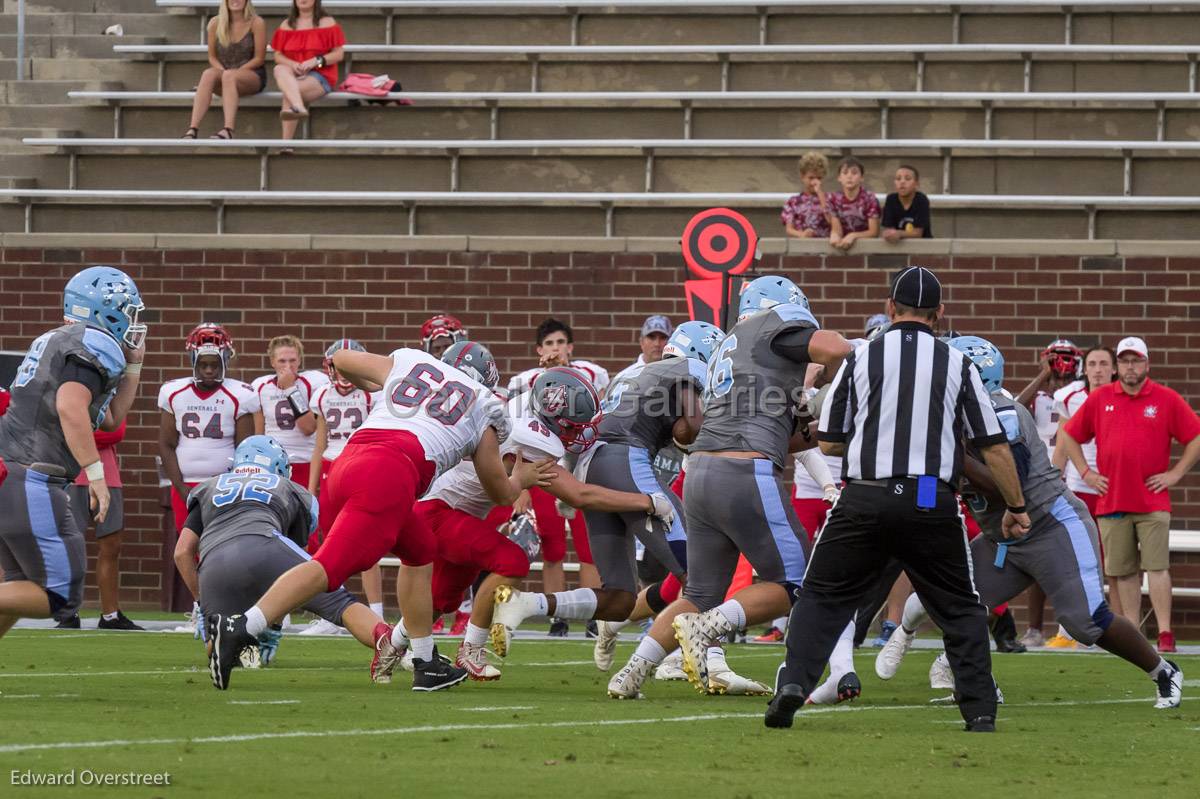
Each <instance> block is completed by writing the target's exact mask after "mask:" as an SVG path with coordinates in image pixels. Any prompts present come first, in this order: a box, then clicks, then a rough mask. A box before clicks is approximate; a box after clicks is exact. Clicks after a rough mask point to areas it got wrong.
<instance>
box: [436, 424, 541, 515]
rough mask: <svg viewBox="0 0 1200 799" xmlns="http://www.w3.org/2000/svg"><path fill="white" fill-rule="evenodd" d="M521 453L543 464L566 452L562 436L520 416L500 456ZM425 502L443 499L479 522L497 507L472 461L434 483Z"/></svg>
mask: <svg viewBox="0 0 1200 799" xmlns="http://www.w3.org/2000/svg"><path fill="white" fill-rule="evenodd" d="M518 452H519V453H521V457H522V458H524V459H525V460H527V461H539V460H543V459H545V458H554V459H555V460H558V459H559V458H561V457H562V456H563V454H564V452H565V450H564V449H563V445H562V442H561V441H559V440H558V436H556V435H554V434H553V433H552V432H550V428H548V427H546V425H544V424H542V423H541V422H540V421H538V420H537V419H533V418H531V417H518V418H513V419H512V431H511V432H510V433H509V434H508V438H506V439H505V440H504V443H503V444H501V445H500V455H501V456H504V455H511V454H516V453H518ZM424 499H440V500H442V501H443V502H445V503H446V504H447V505H449V506H450V507H452V508H454V509H455V510H461V511H463V512H465V513H469V514H471V515H472V516H474V517H476V518H478V519H485V518H487V515H488V514H489V513H491V512H492V508H493V507H495V504H494V503H493V502H492V500H491V498H490V497H489V496H488V494H487V491H485V490H484V489H483V483H481V482H480V481H479V475H478V474H477V473H476V472H475V465H474V464H473V463H471V462H470V461H461V462H460V463H459V464H458V465H457V466H455V467H454V468H453V469H451V470H450V471H448V472H446V473H445V474H443V475H442V476H441V477H439V478H438V479H437V480H436V481H434V483H433V485H432V486H430V487H429V492H428V493H427V494H426V495H425V497H424Z"/></svg>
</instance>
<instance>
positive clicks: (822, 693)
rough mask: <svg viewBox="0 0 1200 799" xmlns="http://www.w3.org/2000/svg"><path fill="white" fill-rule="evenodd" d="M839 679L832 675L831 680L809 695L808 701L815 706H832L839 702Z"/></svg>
mask: <svg viewBox="0 0 1200 799" xmlns="http://www.w3.org/2000/svg"><path fill="white" fill-rule="evenodd" d="M838 679H839V678H838V677H835V676H833V674H832V673H831V674H830V675H829V679H827V680H826V681H825V682H823V683H821V684H820V685H818V686H817V687H816V688H814V689H812V693H810V694H809V695H808V700H809V701H810V702H812V703H813V704H814V705H832V704H834V703H835V702H837V683H838Z"/></svg>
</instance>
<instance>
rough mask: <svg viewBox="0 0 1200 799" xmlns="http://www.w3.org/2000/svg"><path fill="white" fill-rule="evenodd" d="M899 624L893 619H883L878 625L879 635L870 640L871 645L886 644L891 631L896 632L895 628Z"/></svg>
mask: <svg viewBox="0 0 1200 799" xmlns="http://www.w3.org/2000/svg"><path fill="white" fill-rule="evenodd" d="M899 626H900V625H898V624H896V622H894V621H884V623H883V624H882V625H880V627H879V637H878V638H876V639H875V640H874V641H872V642H871V646H873V647H876V648H879V647H881V646H886V645H887V642H888V640H889V639H890V638H891V637H892V633H894V632H896V628H897V627H899Z"/></svg>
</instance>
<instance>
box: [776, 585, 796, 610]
mask: <svg viewBox="0 0 1200 799" xmlns="http://www.w3.org/2000/svg"><path fill="white" fill-rule="evenodd" d="M779 585H781V586H783V589H784V590H785V591H787V594H788V601H789V602H791V603H792V604H793V605H794V604H796V599H797V598H798V597H799V596H800V583H786V582H785V583H779Z"/></svg>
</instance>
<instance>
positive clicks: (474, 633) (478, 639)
mask: <svg viewBox="0 0 1200 799" xmlns="http://www.w3.org/2000/svg"><path fill="white" fill-rule="evenodd" d="M487 639H488V629H487V627H476V626H475V625H474V624H472V623H471V622H467V634H466V635H465V636H463V643H466V644H470V645H471V646H483V645H484V644H486V643H487Z"/></svg>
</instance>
